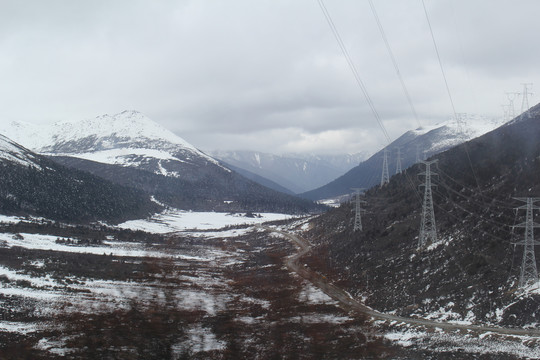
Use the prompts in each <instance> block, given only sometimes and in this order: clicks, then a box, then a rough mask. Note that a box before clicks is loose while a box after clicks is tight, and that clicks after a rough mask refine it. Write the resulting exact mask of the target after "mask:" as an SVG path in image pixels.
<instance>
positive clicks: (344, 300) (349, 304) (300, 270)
mask: <svg viewBox="0 0 540 360" xmlns="http://www.w3.org/2000/svg"><path fill="white" fill-rule="evenodd" d="M263 228H264V229H266V230H268V231H270V232H275V233H279V234H281V235H283V236H285V237H286V238H288V239H289V240H291V241H292V242H293V243H294V244H296V245H297V246H298V247H299V251H298V253H296V254H295V255H292V256H290V257H288V258H287V261H286V265H287V267H288V268H289V269H290V270H291V271H294V272H296V273H297V274H298V275H300V276H301V277H302V278H304V279H306V280H308V281H310V282H311V283H312V284H313V285H315V286H317V287H318V288H319V289H321V290H322V291H323V292H324V293H325V294H326V295H328V296H329V297H331V298H332V299H334V300H335V301H337V302H339V305H340V306H341V307H342V308H343V309H344V310H346V311H349V312H355V313H358V314H360V315H363V316H366V315H367V316H368V317H371V318H372V319H374V320H384V321H395V322H397V323H407V324H412V325H420V326H426V327H429V328H439V329H445V330H465V331H474V332H482V333H484V332H492V333H496V334H502V335H516V336H532V337H540V331H539V330H532V329H512V328H501V327H492V326H480V325H464V324H454V323H447V322H438V321H433V320H427V319H414V318H405V317H401V316H396V315H391V314H385V313H381V312H379V311H376V310H373V309H372V308H370V307H368V306H366V305H365V304H363V303H361V302H360V301H358V300H355V299H354V298H352V297H351V295H350V294H349V293H347V292H346V291H345V290H343V289H341V288H339V287H337V286H335V285H333V284H331V283H330V282H329V280H328V279H326V278H325V277H324V276H323V275H321V274H319V273H317V272H315V271H313V270H311V269H309V268H308V267H307V266H305V265H303V264H301V263H300V259H301V258H302V256H304V255H305V254H307V253H308V252H309V251H310V250H311V245H310V244H309V242H308V241H307V240H305V239H303V238H302V237H300V236H298V235H296V234H293V233H289V232H285V231H281V230H277V229H274V228H271V227H268V226H263Z"/></svg>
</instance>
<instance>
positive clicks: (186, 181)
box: [50, 156, 323, 214]
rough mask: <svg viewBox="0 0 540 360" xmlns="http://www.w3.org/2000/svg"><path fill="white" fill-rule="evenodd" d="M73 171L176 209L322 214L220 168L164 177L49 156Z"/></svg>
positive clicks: (308, 203) (318, 208)
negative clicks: (144, 194)
mask: <svg viewBox="0 0 540 360" xmlns="http://www.w3.org/2000/svg"><path fill="white" fill-rule="evenodd" d="M50 158H51V159H52V160H54V161H56V162H58V163H60V164H62V165H65V166H69V167H72V168H76V169H80V170H84V171H88V172H90V173H92V174H94V175H96V176H99V177H102V178H104V179H106V180H109V181H112V182H114V183H117V184H120V185H123V186H128V187H131V188H134V189H137V190H140V191H143V192H145V193H146V194H148V195H151V196H154V197H155V199H156V200H158V201H160V202H162V203H164V204H166V205H169V206H173V207H176V208H180V209H186V210H197V211H209V210H210V211H257V212H281V213H290V214H299V213H310V212H320V211H322V210H323V207H322V206H320V205H317V204H315V203H313V202H311V201H309V200H305V199H301V198H298V197H296V196H293V195H289V194H284V193H281V192H278V191H275V190H272V189H269V188H267V187H264V186H262V185H260V184H258V183H256V182H254V181H251V180H249V179H246V178H244V177H243V176H241V175H239V174H237V173H236V172H234V171H229V172H226V171H224V170H223V169H222V168H221V167H218V166H214V167H205V168H201V169H195V170H194V172H193V176H192V178H188V177H184V178H178V177H173V176H163V175H159V174H155V173H153V172H150V171H146V170H142V169H140V168H132V167H124V166H119V165H110V164H104V163H99V162H94V161H89V160H84V159H79V158H74V157H60V156H55V157H50Z"/></svg>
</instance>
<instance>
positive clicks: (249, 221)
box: [118, 210, 292, 234]
mask: <svg viewBox="0 0 540 360" xmlns="http://www.w3.org/2000/svg"><path fill="white" fill-rule="evenodd" d="M259 215H260V217H258V216H257V217H248V216H246V215H245V214H240V213H236V214H232V213H218V212H191V211H183V210H166V211H164V212H162V213H160V214H157V215H154V216H152V217H151V218H149V219H143V220H130V221H126V222H125V223H122V224H120V225H118V226H119V227H120V228H122V229H131V230H142V231H147V232H151V233H158V234H165V233H170V232H185V231H187V230H208V229H221V228H224V227H227V226H235V225H253V224H260V223H263V222H266V221H275V220H284V219H290V218H291V217H292V216H291V215H287V214H274V213H261V214H259Z"/></svg>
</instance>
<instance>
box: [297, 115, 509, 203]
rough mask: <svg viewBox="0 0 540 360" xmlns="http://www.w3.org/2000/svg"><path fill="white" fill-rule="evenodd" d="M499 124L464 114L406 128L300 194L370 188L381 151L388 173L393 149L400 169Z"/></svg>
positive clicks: (393, 164) (324, 195) (316, 196)
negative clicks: (343, 170) (335, 175)
mask: <svg viewBox="0 0 540 360" xmlns="http://www.w3.org/2000/svg"><path fill="white" fill-rule="evenodd" d="M502 124H503V121H502V120H500V119H488V118H485V117H482V116H479V115H468V116H466V117H463V118H462V119H460V121H455V120H449V121H446V122H444V123H441V124H437V125H435V126H430V127H424V128H419V129H416V130H411V131H407V132H406V133H404V134H403V135H401V136H400V137H399V138H397V139H396V140H395V141H393V142H392V143H391V144H389V145H388V146H386V147H384V148H383V149H381V150H380V151H379V152H377V153H376V154H374V155H373V156H371V157H370V158H369V159H367V160H366V161H364V162H362V163H360V165H358V166H356V167H354V168H352V169H351V170H350V171H349V172H347V173H346V174H345V175H343V176H341V177H339V178H337V179H335V180H334V181H332V182H330V183H328V184H326V185H324V186H321V187H319V188H317V189H315V190H312V191H308V192H306V193H303V194H302V195H301V196H303V197H305V198H307V199H311V200H322V199H330V198H335V197H339V196H341V195H344V194H349V193H350V192H351V188H358V187H359V188H370V187H372V186H374V185H377V184H379V183H380V181H381V174H382V165H383V157H384V151H385V150H386V151H387V153H388V169H389V174H390V176H392V175H393V174H395V173H396V171H397V154H398V152H397V149H398V148H399V149H400V150H399V151H400V154H401V166H402V170H405V169H406V168H407V167H409V166H411V165H413V164H415V163H416V162H417V161H416V160H417V157H418V158H419V159H420V160H421V159H424V158H428V157H430V156H433V155H435V154H438V153H440V152H443V151H445V150H447V149H450V148H452V147H454V146H456V145H459V144H461V143H463V142H466V141H468V140H471V139H473V138H476V137H478V136H480V135H483V134H485V133H487V132H489V131H491V130H493V129H495V128H497V127H499V126H501V125H502Z"/></svg>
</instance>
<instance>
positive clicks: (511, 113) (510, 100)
mask: <svg viewBox="0 0 540 360" xmlns="http://www.w3.org/2000/svg"><path fill="white" fill-rule="evenodd" d="M518 95H519V93H517V92H507V93H506V98H507V99H508V117H509V118H510V120H513V119H514V118H515V117H516V111H515V109H514V100H515V99H516V96H518Z"/></svg>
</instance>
